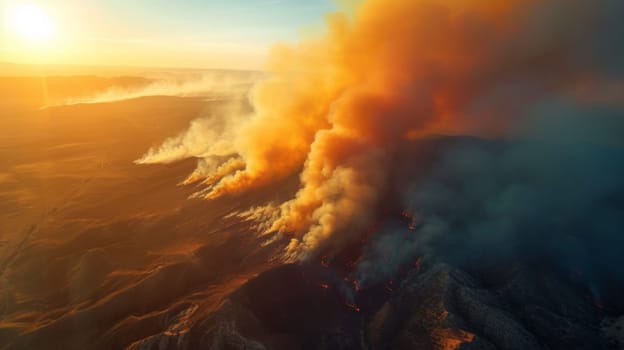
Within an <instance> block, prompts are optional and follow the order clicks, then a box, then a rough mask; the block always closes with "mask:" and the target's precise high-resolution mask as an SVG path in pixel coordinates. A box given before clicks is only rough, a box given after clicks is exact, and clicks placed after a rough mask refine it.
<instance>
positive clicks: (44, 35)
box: [7, 4, 56, 43]
mask: <svg viewBox="0 0 624 350" xmlns="http://www.w3.org/2000/svg"><path fill="white" fill-rule="evenodd" d="M7 15H8V18H7V20H8V24H9V27H10V28H11V30H12V31H13V32H14V34H15V35H16V36H18V37H19V38H20V39H22V40H26V41H29V42H36V43H42V42H47V41H50V40H51V39H53V38H54V36H55V34H56V25H55V23H54V21H53V20H52V18H51V17H50V16H49V15H48V14H47V13H46V12H45V11H44V9H42V8H41V7H39V6H37V5H34V4H33V5H31V4H28V5H16V6H15V7H12V8H10V9H9V11H8V13H7Z"/></svg>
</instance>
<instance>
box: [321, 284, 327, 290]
mask: <svg viewBox="0 0 624 350" xmlns="http://www.w3.org/2000/svg"><path fill="white" fill-rule="evenodd" d="M321 288H323V289H328V288H329V284H327V283H321Z"/></svg>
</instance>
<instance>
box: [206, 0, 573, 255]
mask: <svg viewBox="0 0 624 350" xmlns="http://www.w3.org/2000/svg"><path fill="white" fill-rule="evenodd" d="M542 4H543V2H542V1H537V0H525V1H520V0H512V1H499V0H473V1H469V2H468V1H448V0H367V1H364V2H363V3H362V4H361V5H360V6H359V7H357V8H356V9H355V10H354V11H355V12H354V13H353V14H350V15H347V14H341V13H337V14H333V15H330V16H328V17H327V31H326V33H325V34H323V35H320V36H318V37H316V38H310V39H307V40H303V41H301V42H300V43H298V44H296V45H293V46H286V45H281V46H278V47H276V48H275V49H274V50H273V53H272V56H271V59H270V62H269V71H270V72H271V74H272V75H271V78H269V79H267V80H265V81H262V82H260V83H259V84H257V86H256V87H255V89H254V91H253V93H252V102H253V105H254V107H255V114H254V115H253V116H251V117H250V119H248V120H246V122H245V123H243V124H242V125H240V126H238V127H237V134H236V137H235V140H234V141H233V148H234V149H235V150H236V153H238V155H239V157H240V158H236V160H235V161H233V162H234V163H232V164H226V165H224V166H222V167H220V168H219V171H218V173H217V174H215V175H213V176H209V177H208V179H209V180H208V181H207V182H208V185H210V188H209V189H208V190H207V191H206V192H204V193H202V194H203V195H204V196H205V197H206V198H216V197H220V196H224V195H230V194H236V193H240V192H242V191H247V190H249V189H252V188H256V187H258V186H263V185H265V184H267V183H269V182H272V181H275V180H276V179H279V178H284V177H285V176H287V175H289V174H292V173H293V172H295V171H298V170H299V169H301V168H303V170H302V173H301V182H302V187H301V189H300V190H299V191H298V193H297V194H296V196H295V198H293V199H292V200H291V201H288V202H286V203H283V204H282V206H281V208H280V215H279V219H277V220H276V221H275V222H274V223H273V225H272V228H271V229H272V230H273V231H276V232H281V233H284V234H287V235H288V236H291V237H292V241H291V244H290V245H289V247H288V251H287V255H288V256H289V257H291V258H301V257H305V256H307V255H308V254H309V253H310V252H314V251H316V250H317V249H319V248H328V247H330V245H331V246H340V245H341V244H343V243H345V242H347V241H349V240H351V239H352V238H353V236H354V234H356V233H357V232H360V231H361V230H363V229H364V228H365V227H367V226H368V225H369V224H370V221H371V220H372V219H374V212H375V210H376V206H377V205H378V201H379V196H380V194H381V193H382V192H383V189H384V186H385V183H386V175H387V170H386V169H388V168H389V167H391V166H392V154H393V150H394V148H396V147H398V145H399V142H401V140H404V139H405V138H413V137H419V136H422V135H426V134H430V133H455V132H480V133H484V132H485V133H490V134H491V133H499V132H501V131H502V130H504V128H505V125H506V122H507V121H508V120H510V118H513V117H514V115H517V114H519V113H520V112H519V111H521V110H522V108H523V104H524V103H525V102H526V101H527V100H531V99H534V96H533V94H534V93H535V94H538V93H539V92H534V91H533V90H531V89H525V90H521V91H522V93H520V94H517V95H514V96H513V98H505V96H504V94H503V96H502V97H501V96H499V95H500V94H501V93H500V92H499V90H498V87H499V86H501V85H504V86H516V85H517V86H519V89H520V88H522V87H523V86H524V85H522V82H523V81H524V80H528V81H531V80H539V84H537V85H538V86H540V88H542V89H548V90H549V91H554V90H557V91H559V90H565V87H566V86H570V85H574V83H575V80H578V79H579V77H580V76H581V75H579V74H571V73H574V72H575V70H576V69H577V68H578V67H575V66H574V65H572V64H568V63H569V62H567V61H565V60H561V55H562V53H561V52H564V51H565V50H564V49H565V48H564V49H562V50H560V51H561V52H559V51H557V49H549V47H548V45H547V44H548V42H546V43H539V42H538V43H534V40H535V38H534V37H533V36H532V34H535V33H534V32H530V31H529V32H528V33H526V28H530V27H531V26H540V25H542V24H543V23H541V22H539V21H538V20H539V18H540V17H539V16H536V15H535V13H536V11H535V10H536V8H538V7H539V6H542ZM549 4H550V5H552V6H558V5H560V6H565V2H563V3H562V2H561V1H558V0H553V1H551V2H549ZM557 4H558V5H557ZM577 5H578V4H577ZM577 7H579V6H577ZM578 12H579V14H575V15H578V16H580V17H582V16H583V13H582V11H578ZM536 18H537V20H536ZM582 19H583V18H581V20H580V21H579V22H578V23H584V22H583V21H582ZM535 21H537V22H535ZM544 21H546V22H547V21H548V19H547V18H546V20H544ZM534 22H535V23H534ZM572 44H573V43H572ZM572 44H571V45H572ZM562 62H563V64H562ZM501 82H502V83H505V82H514V83H515V82H518V83H517V84H515V85H514V84H501ZM527 90H528V92H527ZM504 93H506V94H512V95H513V94H514V93H516V92H515V91H511V92H510V91H507V92H504ZM502 116H504V117H502ZM232 165H234V166H232ZM330 238H331V239H330Z"/></svg>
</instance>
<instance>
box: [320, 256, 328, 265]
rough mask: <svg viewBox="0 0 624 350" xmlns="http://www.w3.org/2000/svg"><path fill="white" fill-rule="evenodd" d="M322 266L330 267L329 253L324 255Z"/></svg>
mask: <svg viewBox="0 0 624 350" xmlns="http://www.w3.org/2000/svg"><path fill="white" fill-rule="evenodd" d="M321 266H323V267H329V261H328V258H327V255H323V257H322V258H321Z"/></svg>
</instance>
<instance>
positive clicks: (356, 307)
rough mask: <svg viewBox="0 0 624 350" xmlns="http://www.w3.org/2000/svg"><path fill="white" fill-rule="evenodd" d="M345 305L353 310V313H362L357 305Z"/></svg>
mask: <svg viewBox="0 0 624 350" xmlns="http://www.w3.org/2000/svg"><path fill="white" fill-rule="evenodd" d="M345 305H346V306H347V307H348V308H349V309H351V310H353V311H355V312H360V308H359V307H358V306H357V305H353V304H349V303H346V304H345Z"/></svg>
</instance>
